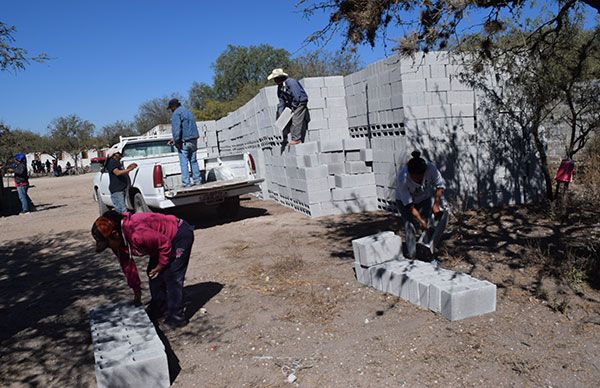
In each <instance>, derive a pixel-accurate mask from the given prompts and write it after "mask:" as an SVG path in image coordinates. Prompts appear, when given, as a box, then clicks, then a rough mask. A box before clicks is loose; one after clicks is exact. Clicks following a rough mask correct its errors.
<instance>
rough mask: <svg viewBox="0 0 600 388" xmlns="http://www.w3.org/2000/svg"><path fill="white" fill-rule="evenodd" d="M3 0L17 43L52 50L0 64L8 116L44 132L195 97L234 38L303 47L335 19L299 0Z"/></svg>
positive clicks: (368, 58) (376, 54)
mask: <svg viewBox="0 0 600 388" xmlns="http://www.w3.org/2000/svg"><path fill="white" fill-rule="evenodd" d="M3 3H4V4H3V5H2V14H1V16H0V20H2V21H3V22H4V23H6V24H9V25H14V26H16V27H17V32H16V33H15V34H14V37H15V38H16V44H15V45H16V46H17V47H22V48H25V49H27V50H28V51H29V53H30V54H36V53H39V52H46V53H48V54H49V55H50V56H51V57H52V58H53V59H52V60H50V61H48V62H46V63H43V64H37V63H32V64H30V65H29V66H28V67H27V68H26V70H25V71H19V72H17V73H12V72H7V71H5V72H0V89H1V90H2V92H1V93H0V121H3V122H4V123H5V124H7V125H9V126H10V127H11V128H21V129H26V130H31V131H34V132H37V133H42V134H45V133H46V132H47V126H48V124H49V123H50V121H51V120H52V119H54V118H56V117H59V116H64V115H68V114H72V113H75V114H77V115H79V116H80V117H81V118H83V119H86V120H89V121H91V122H93V123H94V124H95V125H96V127H97V129H100V128H101V127H102V126H103V125H105V124H109V123H112V122H114V121H116V120H131V119H133V117H134V115H135V114H136V112H137V109H138V107H139V105H140V104H141V103H142V102H144V101H147V100H149V99H152V98H155V97H162V96H165V95H170V94H171V93H179V94H181V95H182V96H187V92H188V90H189V88H190V86H191V85H192V83H193V82H194V81H199V82H206V83H209V84H212V76H213V71H212V68H211V64H212V63H213V62H214V60H215V59H216V58H217V56H218V55H219V54H220V53H221V52H222V51H223V50H224V49H225V48H226V46H227V45H228V44H233V45H241V46H248V45H257V44H262V43H266V44H270V45H272V46H274V47H276V48H285V49H287V50H288V51H290V52H292V53H294V52H295V51H297V50H302V46H303V41H304V39H305V38H306V37H307V36H308V35H309V34H311V33H312V32H314V31H315V30H317V29H318V28H319V27H322V26H324V23H325V22H326V17H325V16H324V15H319V16H316V17H313V18H311V19H310V20H307V19H306V18H304V17H303V15H302V13H301V12H300V10H299V9H298V8H296V7H295V6H294V4H295V1H294V0H261V1H248V0H237V1H227V2H223V1H214V2H213V1H179V2H174V1H164V0H127V1H124V0H121V1H115V0H105V1H82V0H56V1H42V0H39V1H27V0H23V1H3ZM340 42H341V39H338V40H337V41H333V42H331V43H330V44H329V45H328V46H327V47H326V48H327V49H328V50H330V51H334V50H336V49H338V48H339V47H340V44H341V43H340ZM307 48H308V49H315V48H316V46H314V45H313V46H308V47H307ZM359 53H360V56H361V60H362V62H363V63H365V64H366V63H371V62H374V61H375V60H377V59H381V58H383V57H385V52H384V50H383V48H381V47H379V48H377V49H375V50H373V49H371V48H370V47H361V48H360V50H359Z"/></svg>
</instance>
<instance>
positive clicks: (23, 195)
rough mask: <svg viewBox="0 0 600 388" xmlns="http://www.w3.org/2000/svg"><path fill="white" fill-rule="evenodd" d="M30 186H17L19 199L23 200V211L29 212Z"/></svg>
mask: <svg viewBox="0 0 600 388" xmlns="http://www.w3.org/2000/svg"><path fill="white" fill-rule="evenodd" d="M27 190H29V186H17V194H19V201H21V213H28V212H29V201H31V200H30V199H29V195H27Z"/></svg>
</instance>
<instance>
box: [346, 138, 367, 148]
mask: <svg viewBox="0 0 600 388" xmlns="http://www.w3.org/2000/svg"><path fill="white" fill-rule="evenodd" d="M343 143H344V150H346V151H352V150H361V149H363V148H369V147H368V144H367V139H366V138H354V139H343Z"/></svg>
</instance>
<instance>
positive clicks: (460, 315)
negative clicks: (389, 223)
mask: <svg viewBox="0 0 600 388" xmlns="http://www.w3.org/2000/svg"><path fill="white" fill-rule="evenodd" d="M401 245H402V244H401V239H400V237H399V236H396V235H394V233H393V232H381V233H379V234H376V235H373V236H367V237H363V238H360V239H357V240H353V241H352V248H353V250H354V258H355V262H354V269H355V271H356V278H357V279H358V281H359V282H360V283H362V284H364V285H367V286H370V287H373V288H376V289H378V290H379V291H382V292H386V293H389V294H392V295H395V296H398V297H400V298H402V299H405V300H407V301H409V302H410V303H412V304H414V305H417V306H420V307H422V308H426V309H429V310H431V311H434V312H436V313H440V314H442V315H443V316H444V317H445V318H447V319H449V320H451V321H455V320H460V319H464V318H469V317H474V316H478V315H482V314H486V313H490V312H493V311H496V285H494V284H492V283H490V282H487V281H482V280H478V279H475V278H473V277H471V276H469V275H466V274H463V273H458V272H454V271H450V270H446V269H441V268H439V267H438V266H437V265H435V264H432V263H426V262H422V261H418V260H407V259H405V258H404V257H403V256H402V254H401V250H400V249H401Z"/></svg>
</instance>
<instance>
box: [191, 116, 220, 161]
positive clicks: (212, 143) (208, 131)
mask: <svg viewBox="0 0 600 388" xmlns="http://www.w3.org/2000/svg"><path fill="white" fill-rule="evenodd" d="M196 126H197V127H198V132H199V133H200V138H199V139H198V149H199V150H206V151H205V153H206V156H207V157H208V158H216V157H218V156H219V142H218V139H217V122H216V121H215V120H209V121H197V122H196Z"/></svg>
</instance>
